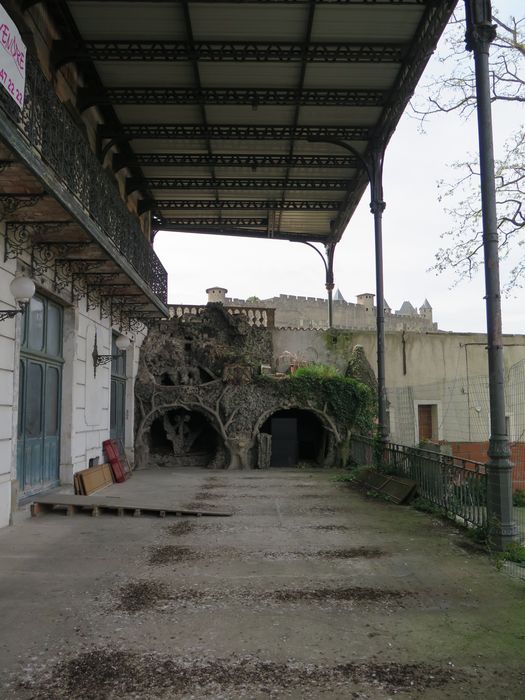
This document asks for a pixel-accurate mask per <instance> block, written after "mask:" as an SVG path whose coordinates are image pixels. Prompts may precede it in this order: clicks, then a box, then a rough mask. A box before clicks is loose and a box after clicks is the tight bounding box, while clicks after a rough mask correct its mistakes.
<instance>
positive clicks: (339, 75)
mask: <svg viewBox="0 0 525 700" xmlns="http://www.w3.org/2000/svg"><path fill="white" fill-rule="evenodd" d="M398 71H399V65H397V64H395V63H386V64H385V63H350V64H347V63H310V64H309V65H308V67H307V69H306V78H305V83H304V86H305V88H319V87H320V88H331V87H333V88H340V89H341V88H345V89H352V88H356V89H367V90H386V89H388V88H389V87H391V85H392V84H393V82H394V81H395V79H396V76H397V73H398Z"/></svg>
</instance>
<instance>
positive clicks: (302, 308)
mask: <svg viewBox="0 0 525 700" xmlns="http://www.w3.org/2000/svg"><path fill="white" fill-rule="evenodd" d="M219 289H220V290H221V292H220V293H217V290H219ZM206 291H207V292H208V297H209V300H210V301H221V302H222V303H223V304H224V305H225V306H236V307H250V306H258V307H266V308H273V309H275V326H276V328H312V329H324V328H327V327H328V302H327V300H326V299H320V298H316V297H303V296H293V295H290V294H280V295H279V296H277V297H271V298H270V299H261V300H257V301H253V300H250V301H247V300H246V299H235V298H230V297H227V296H226V292H227V290H225V289H221V288H219V287H212V288H210V289H209V290H206ZM373 301H374V295H372V294H363V295H359V297H358V303H356V304H354V303H352V302H347V301H344V300H343V299H335V300H334V301H333V326H334V327H335V328H350V329H356V330H363V331H365V330H370V331H373V330H375V329H376V308H375V306H374V303H373ZM405 310H407V311H408V313H404V311H405ZM385 330H387V331H403V330H406V331H422V332H428V331H436V330H438V326H437V323H434V322H433V320H432V309H431V307H430V305H429V304H428V302H425V303H424V304H423V305H422V306H421V307H420V309H419V312H418V311H417V310H416V309H415V308H414V307H413V306H412V305H411V304H410V303H409V302H404V304H403V306H402V307H401V309H400V310H399V311H392V310H391V309H390V308H388V307H385Z"/></svg>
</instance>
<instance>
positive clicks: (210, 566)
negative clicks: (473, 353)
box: [0, 470, 525, 700]
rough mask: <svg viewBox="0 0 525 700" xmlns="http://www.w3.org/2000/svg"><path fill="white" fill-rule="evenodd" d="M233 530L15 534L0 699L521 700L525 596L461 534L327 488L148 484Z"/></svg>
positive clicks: (1, 582) (163, 523)
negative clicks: (216, 513) (210, 511)
mask: <svg viewBox="0 0 525 700" xmlns="http://www.w3.org/2000/svg"><path fill="white" fill-rule="evenodd" d="M103 493H104V495H114V496H117V497H119V496H124V495H125V496H126V497H127V496H129V495H130V494H132V495H133V496H134V497H135V496H140V495H141V494H142V495H144V498H146V496H147V500H148V502H151V501H152V499H153V498H155V497H157V496H158V497H159V500H162V502H163V503H165V502H166V501H167V500H168V501H169V502H176V503H177V504H178V505H180V506H181V507H182V506H185V507H190V505H192V504H198V505H199V507H200V508H201V509H205V508H206V509H207V508H208V507H210V508H213V507H215V508H216V509H217V510H221V511H224V510H231V511H232V512H233V515H232V516H231V517H229V518H226V517H225V518H204V517H202V518H169V519H168V518H166V519H160V518H158V519H157V518H149V517H142V518H133V517H120V518H119V517H117V516H111V515H103V516H100V517H98V518H91V517H89V516H87V515H84V514H77V515H74V516H71V517H65V516H63V515H59V514H48V515H43V516H42V517H40V518H33V519H19V520H18V521H17V524H16V525H15V526H14V527H12V528H8V529H5V530H2V531H0V620H1V627H0V629H1V632H0V656H1V659H2V675H1V677H0V697H2V698H3V697H5V698H10V699H11V698H13V699H16V698H27V699H29V698H40V699H44V698H48V699H51V698H52V699H53V700H54V699H55V698H68V699H70V698H75V700H77V699H79V700H82V699H84V698H86V699H87V698H90V700H93V699H96V698H100V699H102V698H112V699H113V700H120V699H121V698H126V699H127V698H140V700H144V699H146V700H148V699H154V698H184V699H186V698H187V699H189V698H213V699H220V698H225V699H226V698H227V699H228V700H230V699H235V698H261V699H262V698H312V699H317V698H322V699H324V698H341V699H342V698H345V699H346V698H371V699H375V698H393V697H394V696H395V697H401V698H431V699H434V698H435V699H439V698H453V699H454V700H456V699H459V698H461V699H463V698H476V699H480V698H487V699H488V698H490V699H491V700H492V699H494V700H505V699H514V698H516V699H517V698H520V699H521V698H522V697H525V667H524V663H523V658H524V652H525V589H524V588H523V582H516V581H513V580H511V579H508V578H507V577H505V576H504V575H502V574H501V573H499V572H497V571H496V570H495V569H494V567H493V566H492V565H491V564H490V563H489V561H488V560H487V559H486V558H485V557H484V556H480V555H478V554H473V553H470V552H469V551H467V550H465V549H464V548H462V546H461V544H462V543H463V542H464V538H463V537H462V536H461V535H460V534H459V532H458V531H456V530H455V529H454V528H453V527H450V526H447V525H444V524H443V523H441V522H440V521H438V520H435V519H433V518H432V517H430V516H428V515H424V514H421V513H418V512H416V511H414V510H412V509H409V508H404V507H400V506H395V505H392V504H389V503H385V502H383V501H380V500H376V499H366V498H364V497H363V496H362V495H361V494H358V493H357V492H355V491H352V490H350V489H349V488H348V487H346V486H345V485H342V484H337V483H334V482H332V481H331V480H330V473H329V472H326V471H320V470H319V471H315V472H313V471H303V470H294V471H292V470H271V471H265V472H260V471H247V472H228V471H207V470H179V471H176V472H169V471H168V470H156V471H152V472H138V473H136V474H135V475H134V477H133V479H131V480H130V481H129V482H127V483H126V484H124V485H123V486H117V485H115V486H113V487H110V489H108V490H106V491H104V492H103Z"/></svg>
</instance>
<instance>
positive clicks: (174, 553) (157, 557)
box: [148, 544, 202, 565]
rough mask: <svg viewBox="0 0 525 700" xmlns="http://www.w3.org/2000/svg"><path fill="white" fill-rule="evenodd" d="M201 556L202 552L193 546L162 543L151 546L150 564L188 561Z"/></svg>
mask: <svg viewBox="0 0 525 700" xmlns="http://www.w3.org/2000/svg"><path fill="white" fill-rule="evenodd" d="M201 558H202V554H201V553H200V552H196V551H195V550H194V549H191V547H182V546H179V545H175V544H162V545H156V546H154V547H150V556H149V559H148V564H152V565H155V564H172V563H174V562H187V561H193V560H195V559H201Z"/></svg>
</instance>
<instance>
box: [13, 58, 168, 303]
mask: <svg viewBox="0 0 525 700" xmlns="http://www.w3.org/2000/svg"><path fill="white" fill-rule="evenodd" d="M0 110H1V113H0V137H1V139H2V141H3V142H4V144H5V146H6V148H4V147H2V149H1V150H2V153H1V155H0V158H1V160H0V175H2V177H0V219H3V220H6V221H8V222H10V223H11V226H13V224H14V223H16V222H18V224H19V225H18V226H17V230H18V233H19V234H20V229H21V226H22V228H23V225H25V233H24V235H23V236H21V239H22V243H21V242H20V235H19V239H18V240H14V239H11V240H9V236H8V240H7V243H6V252H5V257H6V258H8V257H15V256H17V255H19V254H20V253H22V252H24V251H25V252H28V253H30V254H31V257H32V258H33V257H34V256H33V252H34V246H35V245H36V246H38V247H39V249H42V247H43V246H46V241H47V242H49V248H53V246H55V247H56V244H57V231H58V238H59V242H60V244H61V246H62V248H64V246H66V247H67V244H68V241H69V240H71V242H72V245H73V244H74V245H75V246H77V248H78V245H79V242H80V243H82V236H84V239H85V240H84V243H85V244H86V246H87V245H88V243H90V244H91V249H92V250H91V251H85V253H86V257H93V254H94V253H93V251H96V255H98V256H100V254H101V253H102V255H103V257H104V258H105V259H106V261H107V262H110V263H114V265H113V269H114V270H115V273H116V274H117V275H121V276H122V280H121V285H120V287H121V290H123V295H122V296H123V297H125V298H123V299H121V302H122V304H121V305H123V306H127V307H128V310H129V308H132V310H133V313H135V314H136V313H137V309H139V308H140V309H141V310H142V311H143V312H144V313H146V314H147V313H151V314H153V315H155V314H156V315H167V309H166V306H165V304H166V297H167V273H166V271H165V269H164V267H163V266H162V264H161V262H160V260H159V259H158V257H157V256H156V254H155V252H154V251H153V248H152V246H151V245H150V243H149V242H148V241H147V239H146V238H145V236H144V234H143V232H142V230H141V227H140V224H139V221H138V219H137V218H136V217H135V216H134V215H133V214H132V213H131V212H130V211H129V210H128V209H127V207H126V205H125V203H124V202H123V200H122V199H121V197H120V194H119V191H118V186H117V183H116V182H115V180H114V179H113V178H112V177H111V176H110V175H109V174H108V173H107V172H106V171H105V170H104V169H103V168H102V167H101V164H100V162H99V161H98V160H97V157H96V156H95V154H94V153H93V151H92V150H91V148H90V146H89V143H88V141H87V139H86V136H85V134H84V133H82V130H81V127H79V126H78V125H77V123H75V121H74V119H73V117H72V116H71V115H70V113H69V112H68V110H67V108H66V107H65V106H64V104H62V102H61V101H60V100H59V98H58V97H57V95H56V94H55V91H54V89H53V87H52V85H51V84H50V82H49V81H48V80H47V79H46V77H45V76H44V74H43V73H42V71H41V69H40V67H39V66H38V64H37V61H36V60H35V58H34V57H33V56H29V55H28V59H27V67H26V90H25V101H24V106H23V108H22V109H20V108H19V107H18V106H17V105H16V104H15V102H14V101H13V100H12V99H11V97H10V96H9V95H8V93H7V92H6V91H5V90H0ZM49 219H52V221H49ZM60 224H63V225H62V226H60ZM50 225H52V229H53V233H52V234H51V235H48V232H49V230H50V228H49V227H50ZM7 229H8V230H9V225H8V227H7ZM46 236H47V238H46ZM51 239H52V241H53V243H51ZM49 257H50V258H51V257H52V255H50V256H49ZM114 281H115V278H114V279H113V282H114ZM77 286H78V285H77ZM137 288H138V290H137ZM106 292H107V294H106V296H110V295H112V294H114V293H115V291H114V285H113V290H112V291H111V290H110V287H109V286H108V288H107V290H106ZM101 293H102V296H104V290H101ZM130 305H131V306H130Z"/></svg>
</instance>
